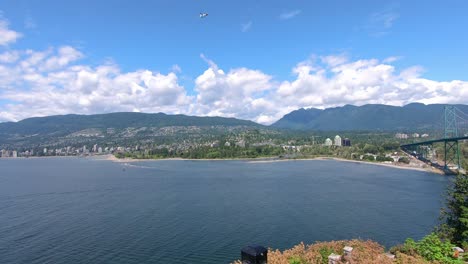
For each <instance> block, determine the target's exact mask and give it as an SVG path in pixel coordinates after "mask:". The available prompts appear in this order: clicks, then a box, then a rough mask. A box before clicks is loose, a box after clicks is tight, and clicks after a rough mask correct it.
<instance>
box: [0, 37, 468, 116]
mask: <svg viewBox="0 0 468 264" xmlns="http://www.w3.org/2000/svg"><path fill="white" fill-rule="evenodd" d="M2 37H3V36H2ZM10 43H11V41H10ZM84 57H85V54H84V53H83V52H82V51H80V50H79V49H77V48H75V47H72V46H62V47H50V48H48V49H46V50H39V51H37V50H12V49H8V50H6V51H3V52H2V53H0V122H2V121H18V120H21V119H24V118H28V117H33V116H47V115H55V114H69V113H77V114H95V113H108V112H117V111H138V112H165V113H168V114H188V115H204V116H205V115H208V116H225V117H236V118H242V119H249V120H253V121H256V122H259V123H262V124H271V123H273V122H274V121H276V120H278V119H279V118H281V117H282V116H283V115H285V114H287V113H289V112H291V111H293V110H296V109H298V108H303V107H304V108H309V107H315V108H327V107H336V106H342V105H345V104H353V105H363V104H369V103H380V104H390V105H405V104H408V103H411V102H422V103H461V104H467V103H468V82H467V81H462V80H453V81H449V82H439V81H435V80H430V79H427V78H424V77H423V73H424V68H422V67H421V66H417V65H416V66H413V67H409V68H404V69H397V68H396V67H395V66H394V65H392V63H393V62H395V61H396V60H398V59H399V57H389V58H386V59H384V60H378V59H372V58H370V59H358V60H353V59H351V58H350V56H348V55H347V54H330V55H324V56H320V55H313V56H311V57H310V58H308V59H307V60H304V61H301V62H299V63H297V64H296V66H295V67H294V68H293V69H292V73H293V75H294V77H293V79H292V80H277V79H275V78H274V77H273V76H272V75H270V74H268V73H265V72H263V71H261V70H259V69H249V68H246V67H240V68H233V69H222V68H221V67H219V66H218V65H217V64H216V63H215V61H213V60H211V59H209V58H208V57H207V56H205V55H204V54H201V55H200V58H201V59H202V60H204V61H205V62H206V63H207V65H208V67H207V69H206V70H205V71H204V72H203V73H202V74H200V75H199V76H197V77H196V78H195V81H194V88H193V91H190V92H189V90H191V89H189V88H186V87H184V86H182V85H181V84H180V83H179V77H178V74H179V73H180V72H181V68H180V66H178V65H177V64H175V65H174V66H173V67H172V69H171V71H170V72H169V73H167V74H164V73H160V72H154V71H149V70H146V69H141V70H136V71H130V72H124V71H122V70H121V69H120V67H119V66H118V64H117V63H115V62H106V63H102V64H100V65H94V66H91V65H86V64H84V63H80V61H81V60H82V59H83V58H84ZM189 94H190V95H189ZM192 94H193V95H192Z"/></svg>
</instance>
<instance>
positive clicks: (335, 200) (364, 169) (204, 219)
mask: <svg viewBox="0 0 468 264" xmlns="http://www.w3.org/2000/svg"><path fill="white" fill-rule="evenodd" d="M449 180H450V179H449V178H447V177H446V176H441V175H437V174H432V173H426V172H420V171H410V170H400V169H394V168H388V167H383V166H375V165H367V164H356V163H348V162H339V161H319V160H315V161H287V162H275V163H268V162H267V163H256V162H248V161H143V162H136V163H131V164H123V163H115V162H112V161H107V160H98V159H88V158H46V159H34V158H31V159H3V160H2V159H0V263H2V264H3V263H28V264H30V263H33V264H34V263H229V262H231V261H233V260H235V259H238V258H239V257H240V249H241V248H242V247H244V246H246V245H249V244H260V245H263V246H265V247H272V248H279V249H285V248H289V247H292V246H294V245H295V244H298V243H299V242H301V241H304V242H305V243H313V242H315V241H324V240H338V239H351V238H362V239H372V240H375V241H377V242H380V243H382V244H383V245H385V246H392V245H395V244H397V243H402V242H403V241H404V240H405V238H407V237H413V238H415V239H419V238H421V237H422V236H424V235H425V234H427V233H429V232H430V231H431V230H432V227H433V226H434V225H435V224H437V218H438V214H439V209H440V207H441V206H442V204H443V194H444V191H445V189H446V187H447V185H448V182H449Z"/></svg>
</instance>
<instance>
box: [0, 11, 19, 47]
mask: <svg viewBox="0 0 468 264" xmlns="http://www.w3.org/2000/svg"><path fill="white" fill-rule="evenodd" d="M21 37H22V34H21V33H19V32H16V31H14V30H11V29H9V23H8V21H7V20H5V19H3V18H2V17H1V14H0V46H6V45H8V44H11V43H14V42H15V41H16V40H17V39H19V38H21Z"/></svg>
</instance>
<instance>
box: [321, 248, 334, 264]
mask: <svg viewBox="0 0 468 264" xmlns="http://www.w3.org/2000/svg"><path fill="white" fill-rule="evenodd" d="M319 252H320V256H322V264H328V256H330V254H331V253H334V252H333V249H331V248H328V247H323V248H321V249H320V250H319Z"/></svg>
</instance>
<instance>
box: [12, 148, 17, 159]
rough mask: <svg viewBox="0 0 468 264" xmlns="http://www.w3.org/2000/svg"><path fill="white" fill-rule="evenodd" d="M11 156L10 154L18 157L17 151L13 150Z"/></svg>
mask: <svg viewBox="0 0 468 264" xmlns="http://www.w3.org/2000/svg"><path fill="white" fill-rule="evenodd" d="M11 156H12V157H13V158H17V157H18V152H17V151H16V150H13V152H12V155H11Z"/></svg>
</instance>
